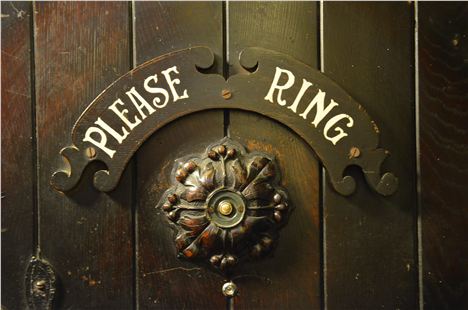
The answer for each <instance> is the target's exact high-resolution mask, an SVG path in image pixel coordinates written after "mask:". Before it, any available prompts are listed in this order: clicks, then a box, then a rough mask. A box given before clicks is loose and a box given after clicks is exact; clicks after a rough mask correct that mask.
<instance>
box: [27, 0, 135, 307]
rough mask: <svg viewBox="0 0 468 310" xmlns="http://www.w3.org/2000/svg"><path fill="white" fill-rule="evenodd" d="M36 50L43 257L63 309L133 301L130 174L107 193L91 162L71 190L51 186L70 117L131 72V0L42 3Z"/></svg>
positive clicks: (37, 19) (37, 6) (38, 7)
mask: <svg viewBox="0 0 468 310" xmlns="http://www.w3.org/2000/svg"><path fill="white" fill-rule="evenodd" d="M35 11H36V12H35V14H36V15H35V29H34V31H35V47H36V49H35V55H36V60H35V63H36V89H37V132H38V166H39V172H38V173H39V182H38V189H39V197H38V198H39V208H40V210H39V211H40V212H39V216H40V239H39V241H40V248H41V255H42V256H43V257H44V258H46V259H48V260H49V261H50V262H51V264H52V266H53V267H54V268H55V271H56V272H57V274H58V277H59V278H60V282H61V289H60V290H59V292H58V296H59V297H60V299H61V300H60V302H59V307H61V308H64V309H66V308H71V307H73V308H77V309H91V308H93V309H96V308H99V309H122V308H130V307H131V306H132V294H133V291H132V285H131V283H132V280H131V279H132V244H131V241H132V226H131V225H132V221H131V196H132V193H131V191H132V188H131V178H130V175H129V173H128V171H127V173H126V174H125V175H124V176H123V178H122V180H121V183H120V185H119V187H118V188H117V189H116V190H115V191H113V192H112V193H110V194H105V193H101V192H97V190H95V189H94V188H93V186H92V178H91V176H92V174H91V172H92V171H91V170H94V169H96V168H97V167H96V166H94V167H91V168H90V169H88V171H87V173H86V172H85V175H84V176H83V179H82V182H81V185H80V186H78V188H77V189H75V190H74V191H73V192H71V193H67V195H64V194H61V193H58V192H56V191H54V190H53V189H52V188H51V186H50V185H49V180H50V177H51V174H52V173H53V172H54V171H55V170H56V169H57V168H59V167H64V165H65V163H64V162H63V160H62V159H61V158H60V156H59V151H60V149H61V148H62V147H63V146H66V145H68V144H69V143H70V138H71V137H70V132H71V129H72V126H73V123H74V122H75V121H76V119H77V118H78V116H79V115H80V114H81V112H82V111H83V110H84V109H85V108H86V107H87V106H88V104H89V103H90V102H91V100H92V99H94V98H95V97H96V96H97V95H98V94H99V93H100V92H101V91H102V90H103V89H104V88H105V87H107V86H108V85H109V84H110V83H111V82H113V81H114V80H115V79H116V78H118V77H119V76H120V75H122V74H123V73H125V72H127V71H128V70H129V67H130V63H129V60H130V57H129V45H128V36H129V20H128V16H129V13H128V4H127V3H124V2H38V3H36V4H35Z"/></svg>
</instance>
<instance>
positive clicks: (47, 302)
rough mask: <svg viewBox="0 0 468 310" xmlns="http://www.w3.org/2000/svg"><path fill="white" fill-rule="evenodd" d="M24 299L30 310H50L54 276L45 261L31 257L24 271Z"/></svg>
mask: <svg viewBox="0 0 468 310" xmlns="http://www.w3.org/2000/svg"><path fill="white" fill-rule="evenodd" d="M25 284H26V286H25V287H26V298H27V301H28V304H29V308H30V309H52V306H53V303H54V298H55V293H56V276H55V273H54V271H53V269H52V266H51V265H50V264H49V263H48V262H47V261H45V260H42V259H38V258H35V257H33V258H32V259H31V261H30V262H29V266H28V269H27V271H26V279H25Z"/></svg>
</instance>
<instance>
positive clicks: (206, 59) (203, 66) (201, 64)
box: [191, 46, 215, 70]
mask: <svg viewBox="0 0 468 310" xmlns="http://www.w3.org/2000/svg"><path fill="white" fill-rule="evenodd" d="M191 51H192V53H193V54H194V56H195V67H196V68H197V69H198V70H207V69H210V68H211V67H212V66H213V65H214V62H215V55H214V53H213V51H212V50H211V49H210V48H209V47H205V46H201V47H196V48H193V49H191Z"/></svg>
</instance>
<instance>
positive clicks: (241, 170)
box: [231, 159, 247, 191]
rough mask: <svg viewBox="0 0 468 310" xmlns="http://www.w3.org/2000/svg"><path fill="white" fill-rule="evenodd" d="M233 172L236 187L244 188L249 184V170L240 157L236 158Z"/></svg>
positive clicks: (237, 188)
mask: <svg viewBox="0 0 468 310" xmlns="http://www.w3.org/2000/svg"><path fill="white" fill-rule="evenodd" d="M231 172H232V174H233V175H234V188H235V189H236V190H239V191H240V190H242V189H243V188H244V187H245V186H246V185H247V170H245V167H244V165H242V163H241V162H240V160H239V159H236V160H234V162H233V163H232V166H231Z"/></svg>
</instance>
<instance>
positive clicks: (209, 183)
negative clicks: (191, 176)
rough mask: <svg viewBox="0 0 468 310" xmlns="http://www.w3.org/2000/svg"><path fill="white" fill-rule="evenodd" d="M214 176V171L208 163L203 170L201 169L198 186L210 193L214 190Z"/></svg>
mask: <svg viewBox="0 0 468 310" xmlns="http://www.w3.org/2000/svg"><path fill="white" fill-rule="evenodd" d="M215 175H216V171H215V169H214V167H213V164H212V163H208V164H207V165H206V166H205V168H203V170H202V172H201V176H200V184H201V185H202V186H203V187H204V188H205V189H206V190H207V191H211V190H213V189H214V188H215V186H216V184H215Z"/></svg>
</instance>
